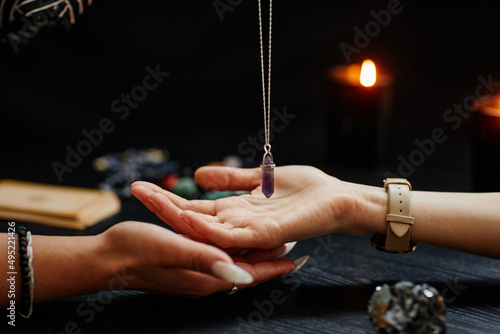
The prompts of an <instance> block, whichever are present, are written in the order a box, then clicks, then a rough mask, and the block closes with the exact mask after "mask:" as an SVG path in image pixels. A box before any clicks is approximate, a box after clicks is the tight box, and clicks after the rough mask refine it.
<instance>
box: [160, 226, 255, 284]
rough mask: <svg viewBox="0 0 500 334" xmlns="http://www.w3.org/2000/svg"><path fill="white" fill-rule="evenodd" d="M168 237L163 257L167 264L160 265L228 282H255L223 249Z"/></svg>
mask: <svg viewBox="0 0 500 334" xmlns="http://www.w3.org/2000/svg"><path fill="white" fill-rule="evenodd" d="M166 237H168V243H167V242H166V241H167V239H166V238H165V242H164V244H165V247H164V251H165V252H166V253H167V254H165V256H164V257H162V259H163V261H165V263H160V265H161V264H163V265H165V266H172V267H176V268H183V269H190V270H194V271H198V272H203V273H206V274H211V275H213V276H215V277H217V278H220V279H223V280H225V281H227V282H236V283H246V284H250V283H252V282H253V277H252V276H251V275H250V274H249V273H247V272H246V271H245V270H243V269H241V268H240V267H238V266H236V265H235V264H234V263H233V260H232V259H231V257H229V255H228V254H226V253H225V252H224V251H222V250H221V249H218V248H216V247H213V246H209V245H205V244H203V243H199V242H196V241H193V240H189V239H186V238H184V237H182V236H180V235H174V236H173V237H172V236H166ZM166 246H168V247H166ZM160 261H161V260H160Z"/></svg>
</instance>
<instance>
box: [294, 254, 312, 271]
mask: <svg viewBox="0 0 500 334" xmlns="http://www.w3.org/2000/svg"><path fill="white" fill-rule="evenodd" d="M307 260H309V255H306V256H303V257H301V258H300V259H297V260H295V261H293V263H294V264H295V269H294V270H293V271H292V274H293V273H296V272H297V271H299V270H300V268H302V267H303V266H304V264H306V262H307Z"/></svg>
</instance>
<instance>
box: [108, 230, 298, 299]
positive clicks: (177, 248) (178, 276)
mask: <svg viewBox="0 0 500 334" xmlns="http://www.w3.org/2000/svg"><path fill="white" fill-rule="evenodd" d="M102 237H103V240H104V243H105V244H107V248H108V249H110V250H111V251H110V252H111V253H110V254H111V256H112V258H113V260H112V261H110V262H111V263H116V264H119V265H120V267H121V269H120V268H116V269H115V270H116V271H118V272H121V270H125V272H126V273H127V276H128V277H133V278H131V280H130V284H129V285H128V286H127V289H137V290H142V291H153V292H158V293H165V294H169V295H177V296H183V297H198V296H205V295H210V294H212V293H215V292H218V291H224V290H229V289H231V288H232V287H233V284H234V283H235V282H236V283H238V285H237V286H238V289H241V288H245V287H249V286H254V285H257V284H259V283H261V282H264V281H267V280H270V279H272V278H274V277H277V276H281V275H284V274H287V273H290V272H292V271H293V270H295V268H296V265H295V264H294V262H293V261H291V260H289V259H284V258H281V259H277V257H279V256H281V255H283V253H285V251H286V247H285V246H284V245H280V246H278V247H275V248H273V249H270V250H251V251H249V252H247V253H245V254H244V255H242V256H240V257H233V258H231V257H230V256H229V255H228V254H227V253H226V252H224V251H222V250H221V249H219V248H216V247H214V246H210V245H205V244H202V243H199V242H196V241H193V240H190V239H189V238H186V237H184V236H181V235H178V234H176V233H174V232H172V231H170V230H168V229H166V228H163V227H160V226H156V225H153V224H148V223H140V222H124V223H120V224H117V225H115V226H113V227H111V228H110V229H109V230H107V231H106V232H104V234H103V235H102Z"/></svg>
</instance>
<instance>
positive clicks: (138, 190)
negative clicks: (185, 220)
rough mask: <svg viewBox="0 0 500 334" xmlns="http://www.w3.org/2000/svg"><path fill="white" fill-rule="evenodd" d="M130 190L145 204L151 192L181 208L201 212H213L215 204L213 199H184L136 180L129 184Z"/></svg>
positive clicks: (153, 185)
mask: <svg viewBox="0 0 500 334" xmlns="http://www.w3.org/2000/svg"><path fill="white" fill-rule="evenodd" d="M130 191H131V192H132V194H133V195H134V196H135V197H136V198H137V199H138V200H140V201H141V202H143V203H144V204H145V205H147V199H149V198H150V197H151V196H152V195H153V194H159V195H162V196H165V197H166V198H168V199H169V200H170V201H171V202H172V203H173V204H174V205H176V206H177V207H178V208H180V209H182V210H193V211H198V212H203V213H206V214H215V205H214V202H213V201H208V200H190V201H188V200H186V199H184V198H182V197H180V196H177V195H176V194H174V193H171V192H170V191H167V190H165V189H162V188H160V187H158V186H157V185H155V184H152V183H149V182H144V181H138V182H134V183H133V184H132V185H131V188H130Z"/></svg>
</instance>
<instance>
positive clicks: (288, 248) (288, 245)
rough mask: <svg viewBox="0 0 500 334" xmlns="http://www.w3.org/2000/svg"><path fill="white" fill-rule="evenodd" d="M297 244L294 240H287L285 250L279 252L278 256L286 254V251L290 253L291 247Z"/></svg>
mask: <svg viewBox="0 0 500 334" xmlns="http://www.w3.org/2000/svg"><path fill="white" fill-rule="evenodd" d="M296 244H297V241H294V242H287V243H286V244H285V247H286V248H285V250H284V251H283V254H281V255H280V256H279V257H281V256H285V255H287V254H288V253H290V252H291V251H292V249H293V247H295V245H296Z"/></svg>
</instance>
